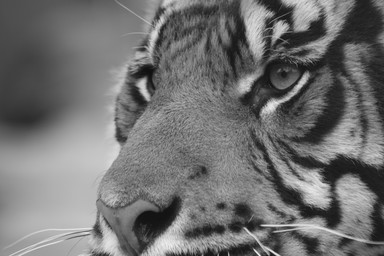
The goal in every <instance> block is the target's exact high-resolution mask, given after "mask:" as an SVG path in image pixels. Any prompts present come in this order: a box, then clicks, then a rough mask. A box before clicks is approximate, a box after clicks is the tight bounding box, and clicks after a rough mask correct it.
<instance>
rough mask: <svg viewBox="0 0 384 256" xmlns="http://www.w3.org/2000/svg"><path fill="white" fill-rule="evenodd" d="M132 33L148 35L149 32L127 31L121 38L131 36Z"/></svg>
mask: <svg viewBox="0 0 384 256" xmlns="http://www.w3.org/2000/svg"><path fill="white" fill-rule="evenodd" d="M131 35H148V33H145V32H130V33H126V34H124V35H121V36H120V38H123V37H126V36H131Z"/></svg>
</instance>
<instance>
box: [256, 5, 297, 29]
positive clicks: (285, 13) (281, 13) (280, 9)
mask: <svg viewBox="0 0 384 256" xmlns="http://www.w3.org/2000/svg"><path fill="white" fill-rule="evenodd" d="M259 3H261V4H262V5H264V6H265V7H266V8H267V9H268V10H269V11H272V12H273V13H275V16H274V18H273V19H274V20H275V21H284V22H285V23H287V24H288V25H289V26H290V27H292V24H293V21H292V20H293V19H292V16H293V10H294V8H293V7H289V6H286V5H284V4H283V3H282V2H281V0H259Z"/></svg>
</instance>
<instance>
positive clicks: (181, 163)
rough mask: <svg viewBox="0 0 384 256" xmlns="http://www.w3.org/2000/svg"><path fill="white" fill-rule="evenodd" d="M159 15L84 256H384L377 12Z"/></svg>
mask: <svg viewBox="0 0 384 256" xmlns="http://www.w3.org/2000/svg"><path fill="white" fill-rule="evenodd" d="M154 5H155V8H154V9H153V10H152V11H153V15H152V19H151V22H150V24H151V25H150V27H149V29H148V35H147V37H146V38H145V39H144V40H143V42H142V44H141V45H140V46H139V47H138V48H137V52H136V55H135V57H134V58H133V60H132V61H131V62H130V64H129V65H128V66H127V68H126V69H125V71H124V72H125V73H124V76H125V80H124V83H123V84H122V87H121V90H120V93H119V94H118V96H117V99H116V105H115V125H116V139H117V141H118V142H119V143H120V152H119V155H118V157H117V158H116V160H115V161H114V163H113V164H112V166H111V167H110V169H109V170H108V171H107V173H106V174H105V176H104V177H103V179H102V181H101V183H100V187H99V191H98V200H97V209H98V215H97V220H96V223H95V225H94V228H93V232H92V238H91V241H90V247H89V252H88V255H90V256H194V255H198V256H248V255H256V256H257V255H263V256H265V255H281V256H297V255H299V256H310V255H311V256H312V255H319V256H323V255H334V256H380V255H381V256H382V255H384V245H383V244H384V243H383V242H384V1H382V0H225V1H224V0H221V1H220V0H164V1H157V2H155V4H154ZM152 7H153V6H152Z"/></svg>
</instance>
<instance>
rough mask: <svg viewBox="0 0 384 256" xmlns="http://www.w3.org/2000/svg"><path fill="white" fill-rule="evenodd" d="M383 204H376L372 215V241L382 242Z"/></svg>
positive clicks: (383, 238)
mask: <svg viewBox="0 0 384 256" xmlns="http://www.w3.org/2000/svg"><path fill="white" fill-rule="evenodd" d="M383 210H384V209H383V202H377V203H376V205H375V208H374V211H373V213H372V220H373V225H374V230H373V232H372V235H371V239H370V240H372V241H384V219H383V215H382V212H383Z"/></svg>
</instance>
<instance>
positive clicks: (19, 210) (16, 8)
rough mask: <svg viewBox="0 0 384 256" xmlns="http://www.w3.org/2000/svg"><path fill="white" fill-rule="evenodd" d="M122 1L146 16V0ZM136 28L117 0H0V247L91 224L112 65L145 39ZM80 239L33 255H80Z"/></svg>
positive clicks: (105, 152) (105, 145)
mask: <svg viewBox="0 0 384 256" xmlns="http://www.w3.org/2000/svg"><path fill="white" fill-rule="evenodd" d="M121 2H122V3H123V4H125V5H126V6H127V7H129V8H131V9H132V10H134V11H135V12H137V13H138V14H140V15H144V13H145V12H144V6H145V4H146V1H143V0H135V1H132V0H121ZM142 27H143V25H142V21H140V20H139V19H138V18H137V17H135V16H134V15H132V14H131V13H129V12H128V11H126V10H124V9H123V8H122V7H121V6H119V5H117V4H116V3H115V2H114V1H113V0H33V1H30V0H0V38H1V39H0V227H1V228H0V255H4V256H6V255H10V254H11V253H12V252H14V251H16V250H17V249H21V248H22V247H23V246H26V245H29V244H31V243H33V242H38V241H40V240H41V239H43V238H46V237H47V236H49V235H54V234H57V233H47V234H43V235H38V236H36V237H34V238H30V239H28V240H27V241H26V242H23V243H21V244H20V245H18V246H17V247H16V248H14V249H12V250H5V251H4V250H1V249H2V248H3V247H5V246H6V245H8V244H10V243H12V242H14V241H16V240H17V239H18V238H20V237H22V236H24V235H26V234H28V233H31V232H34V231H38V230H41V229H47V228H80V227H91V225H92V224H93V222H94V219H95V214H96V211H95V200H96V190H97V184H98V182H99V180H100V178H101V176H102V174H103V173H104V172H105V170H106V169H107V164H106V163H107V162H108V159H109V156H110V155H111V152H112V151H113V142H112V141H110V140H108V139H107V136H106V127H107V123H108V122H109V120H110V116H109V113H108V108H107V106H108V105H110V104H111V102H112V100H113V97H112V96H111V95H110V93H109V92H110V91H111V89H112V85H113V84H114V83H113V77H112V76H111V72H110V71H111V70H113V69H114V68H116V67H119V65H121V64H122V63H123V62H124V61H125V60H126V59H128V58H129V57H130V56H131V55H132V47H134V46H135V45H136V44H137V43H138V42H140V40H141V39H142V35H129V36H125V37H121V35H123V34H126V33H130V32H140V31H142ZM86 240H87V239H84V240H82V241H80V243H78V244H77V245H76V247H75V248H73V249H72V251H71V248H72V247H73V245H74V244H75V243H76V242H77V240H73V241H70V242H66V243H63V244H59V245H54V246H52V247H48V248H46V249H42V250H39V251H36V252H34V253H31V254H29V255H40V256H44V255H55V256H60V255H63V256H67V255H78V254H79V253H81V252H82V251H83V250H84V248H85V246H86ZM70 251H71V252H70ZM68 253H70V254H68Z"/></svg>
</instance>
